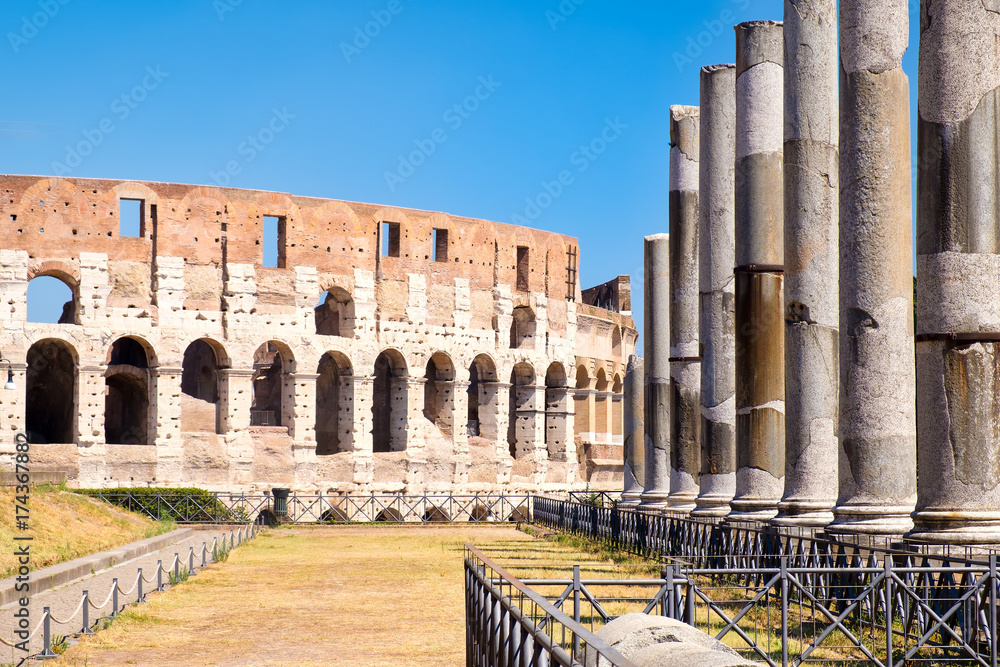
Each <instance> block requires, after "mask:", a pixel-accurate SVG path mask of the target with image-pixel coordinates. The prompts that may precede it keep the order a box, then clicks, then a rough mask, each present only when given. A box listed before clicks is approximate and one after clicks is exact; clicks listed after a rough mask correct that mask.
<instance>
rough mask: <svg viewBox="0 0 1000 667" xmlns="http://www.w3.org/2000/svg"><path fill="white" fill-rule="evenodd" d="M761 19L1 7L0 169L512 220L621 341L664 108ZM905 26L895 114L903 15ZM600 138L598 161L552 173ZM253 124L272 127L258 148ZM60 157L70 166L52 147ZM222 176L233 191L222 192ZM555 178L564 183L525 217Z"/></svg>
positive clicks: (769, 14)
mask: <svg viewBox="0 0 1000 667" xmlns="http://www.w3.org/2000/svg"><path fill="white" fill-rule="evenodd" d="M782 6H783V5H782V2H780V1H778V0H707V1H702V2H695V3H688V2H663V1H662V0H661V1H658V2H653V1H645V0H640V1H633V2H624V3H623V2H611V1H610V0H563V1H562V2H560V0H549V1H545V0H536V1H534V2H526V1H523V0H506V1H505V2H502V3H480V2H467V1H465V2H462V1H459V0H350V1H346V0H338V1H332V0H323V1H318V0H286V1H285V2H276V1H273V0H242V1H241V0H214V1H213V0H197V1H194V0H176V1H174V2H169V3H166V2H164V3H140V2H124V1H120V0H107V1H104V2H100V3H95V2H86V1H85V0H34V1H27V0H7V1H6V2H4V3H2V5H0V26H2V28H3V33H4V37H3V43H2V44H0V64H2V72H3V75H4V90H5V94H4V95H3V96H2V97H0V108H2V111H0V155H2V167H0V172H4V173H14V174H45V175H49V174H54V173H56V172H57V171H60V170H62V169H63V168H65V170H66V172H67V173H66V174H65V175H69V176H79V177H96V178H123V179H136V180H151V181H168V182H181V183H198V184H206V183H213V182H215V183H224V182H226V180H227V179H228V182H229V184H230V185H231V186H233V187H241V188H254V189H266V190H278V191H284V192H290V193H293V194H296V195H309V196H317V197H332V198H338V199H346V200H353V201H363V202H376V203H380V204H387V205H397V206H407V207H414V208H421V209H428V210H435V211H445V212H448V213H452V214H457V215H466V216H472V217H479V218H486V219H491V220H497V221H501V222H512V221H520V219H529V220H530V221H531V224H532V226H535V227H538V228H541V229H546V230H551V231H556V232H561V233H565V234H570V235H573V236H577V237H579V239H580V244H581V254H582V266H581V282H582V284H583V286H585V287H586V286H590V285H593V284H597V283H600V282H604V281H605V280H608V279H610V278H612V277H614V276H615V275H618V274H630V275H631V276H632V281H633V295H634V298H633V312H634V316H635V317H636V320H637V323H638V324H639V325H640V330H641V324H642V321H641V320H642V275H641V274H642V237H643V236H644V235H647V234H652V233H658V232H664V231H666V229H667V199H668V198H667V183H668V140H669V137H668V127H667V118H668V108H669V106H670V105H671V104H697V103H698V71H699V68H700V67H701V66H702V65H707V64H714V63H721V62H732V61H733V59H734V51H735V41H734V36H733V31H732V25H733V24H735V23H737V22H740V21H745V20H751V19H781V15H782ZM910 9H911V11H910V16H911V23H912V25H911V42H910V51H909V53H908V55H907V62H906V67H907V70H908V74H909V75H910V78H911V87H912V89H913V91H914V102H915V91H916V53H917V41H916V40H917V33H918V30H917V28H918V26H917V21H918V18H919V17H918V11H917V9H918V3H917V1H916V0H911V8H910ZM379 22H380V23H379ZM366 29H367V32H368V33H369V35H375V36H374V37H371V36H369V35H365V31H366ZM484 82H485V83H484ZM477 93H478V95H479V99H471V100H470V99H468V98H469V96H475V95H476V94H477ZM455 105H460V107H459V109H460V110H456V109H455ZM462 105H464V107H463V106H462ZM470 109H471V110H470ZM915 111H916V110H915V107H914V109H913V113H915ZM609 121H610V122H611V123H613V124H614V123H617V129H616V130H615V131H614V132H611V133H610V134H611V135H612V136H616V140H615V141H614V142H613V143H610V144H608V145H607V148H606V150H605V151H604V152H603V153H601V154H600V155H593V154H592V157H583V158H581V154H576V155H574V154H575V153H576V151H578V149H579V148H580V147H581V146H583V145H586V144H589V143H590V142H591V141H592V140H593V139H595V138H597V137H599V136H600V135H601V133H602V131H603V130H604V128H605V127H606V124H607V123H608V122H609ZM272 123H273V125H272ZM269 125H270V126H272V127H274V128H281V129H280V131H278V132H273V133H272V134H271V135H270V136H269V135H268V133H267V132H264V133H263V136H262V137H261V135H260V132H261V130H263V129H265V128H268V127H269ZM102 127H103V128H104V129H108V128H109V127H110V128H111V130H110V131H108V132H105V131H104V130H103V129H102ZM435 130H439V131H438V132H437V134H436V135H435ZM251 136H258V137H260V138H258V139H257V147H254V146H253V145H252V144H251V143H245V142H247V140H248V137H251ZM435 138H436V139H437V140H436V141H435ZM261 139H269V140H270V141H269V142H264V141H262V140H261ZM442 139H443V140H442ZM98 140H99V141H98ZM81 142H84V143H88V142H89V143H90V144H93V150H92V151H88V152H89V154H88V155H86V156H74V155H73V154H71V153H70V151H68V150H67V149H68V147H75V146H77V145H79V144H80V143H81ZM418 142H419V144H420V145H422V146H423V153H424V154H423V155H421V154H417V155H416V156H415V159H413V160H411V159H410V156H411V154H412V153H413V152H414V151H419V150H421V148H420V145H418ZM431 147H433V152H431V151H430V148H431ZM86 148H87V147H86V146H85V147H84V150H86ZM427 153H429V155H428V154H427ZM401 156H403V158H405V160H406V162H407V163H408V164H404V165H402V166H401V164H400V160H401ZM56 163H58V164H56ZM230 163H233V164H235V166H236V168H235V169H234V170H233V171H234V172H238V173H235V174H229V173H224V172H225V170H226V168H227V165H229V164H230ZM413 163H419V164H418V165H416V166H414V164H413ZM410 167H412V171H411V169H410ZM584 167H585V169H584ZM566 169H569V170H571V171H572V173H573V181H572V183H570V184H569V185H567V186H565V187H564V188H563V191H562V192H561V193H560V194H559V195H558V196H557V197H555V198H553V199H552V201H551V203H550V204H549V205H548V206H547V207H546V208H544V209H541V208H540V209H538V210H534V209H532V208H530V207H529V206H528V204H527V203H526V199H527V198H536V196H537V195H539V194H540V193H543V192H544V191H545V190H544V186H543V183H546V182H551V181H554V180H556V178H557V176H558V174H559V173H560V172H561V171H563V170H566ZM387 173H388V174H394V176H392V177H387ZM541 201H542V203H548V202H547V200H546V198H545V197H542V199H541ZM529 214H530V215H529ZM515 216H521V218H515ZM60 303H61V302H60Z"/></svg>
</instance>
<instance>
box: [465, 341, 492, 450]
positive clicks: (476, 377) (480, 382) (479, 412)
mask: <svg viewBox="0 0 1000 667" xmlns="http://www.w3.org/2000/svg"><path fill="white" fill-rule="evenodd" d="M468 394H469V417H468V431H469V435H470V436H478V437H481V438H487V439H489V440H493V441H495V440H496V437H497V414H496V413H497V367H496V364H494V363H493V360H492V359H490V358H489V357H488V356H486V355H485V354H480V355H479V356H477V357H476V358H475V359H473V360H472V365H471V366H469V389H468Z"/></svg>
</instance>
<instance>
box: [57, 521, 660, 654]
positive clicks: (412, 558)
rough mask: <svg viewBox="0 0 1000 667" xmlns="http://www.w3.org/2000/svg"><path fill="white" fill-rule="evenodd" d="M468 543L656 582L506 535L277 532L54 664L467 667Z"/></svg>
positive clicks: (396, 529) (525, 563)
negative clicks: (465, 547) (465, 557)
mask: <svg viewBox="0 0 1000 667" xmlns="http://www.w3.org/2000/svg"><path fill="white" fill-rule="evenodd" d="M466 542H472V543H474V544H476V545H477V546H479V547H480V548H482V549H483V550H484V551H486V552H487V553H488V554H489V555H490V556H491V557H494V558H496V559H497V560H498V562H501V563H503V564H504V565H505V566H507V567H509V569H510V570H511V571H512V573H514V574H515V575H517V576H522V577H567V576H569V574H568V573H569V572H570V571H571V569H570V568H571V565H572V564H573V563H582V564H583V566H584V570H585V571H586V572H588V573H589V576H626V574H636V575H638V574H639V573H640V571H642V572H643V573H645V572H646V571H648V566H646V565H638V564H631V563H615V562H613V561H610V560H607V559H605V558H603V557H600V556H594V555H588V554H586V553H582V552H580V551H577V550H575V549H574V548H573V547H572V546H571V545H567V544H560V543H558V542H553V541H545V540H539V539H536V538H533V537H532V536H530V535H526V534H525V533H523V532H519V531H517V530H516V529H515V528H514V527H508V526H467V525H466V526H463V525H456V524H451V525H446V526H330V527H295V528H287V529H275V530H271V531H268V532H267V533H265V534H264V535H262V536H261V537H259V538H258V539H257V540H255V541H254V542H252V543H250V544H249V545H247V546H244V547H241V548H239V549H236V550H235V551H233V552H232V554H231V555H230V557H229V560H228V561H227V562H225V563H222V564H218V565H212V566H209V567H208V568H207V569H206V570H204V571H203V572H200V573H199V574H198V575H197V576H195V577H192V578H191V579H189V580H188V581H187V582H185V583H183V584H182V585H180V586H177V587H175V588H173V589H171V590H169V591H167V592H166V593H161V594H157V595H153V596H151V597H150V598H149V600H150V601H149V602H148V603H147V604H144V605H142V606H138V607H133V608H130V609H129V610H128V611H126V612H125V613H124V614H122V615H121V616H120V617H119V619H117V620H116V621H115V622H114V623H113V624H112V625H111V627H110V628H107V629H105V630H103V631H101V632H99V633H98V634H97V635H96V636H94V637H91V638H89V639H86V640H84V641H83V642H82V643H81V644H79V645H76V646H71V647H70V648H69V650H68V651H67V652H66V653H65V654H64V655H63V656H62V657H61V658H60V659H59V660H56V661H53V662H50V663H49V664H50V665H53V666H56V665H58V666H60V667H65V666H74V667H82V666H88V667H90V666H94V667H97V666H104V665H149V666H152V665H156V666H158V667H159V666H163V667H172V666H174V665H177V666H180V665H185V666H187V665H241V666H242V665H302V666H311V665H399V666H403V665H435V666H441V665H461V664H463V663H464V660H465V619H464V597H463V575H462V567H463V565H462V563H463V545H464V543H466Z"/></svg>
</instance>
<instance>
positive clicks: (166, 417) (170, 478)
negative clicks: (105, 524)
mask: <svg viewBox="0 0 1000 667" xmlns="http://www.w3.org/2000/svg"><path fill="white" fill-rule="evenodd" d="M183 373H184V369H183V368H181V367H180V366H158V367H156V368H153V369H150V379H151V381H150V392H149V407H150V413H151V415H150V417H151V422H152V425H153V426H154V429H153V430H151V433H150V436H151V441H152V442H153V444H154V445H156V481H158V482H180V481H182V480H183V479H184V439H183V438H182V437H181V375H182V374H183ZM154 389H155V392H154Z"/></svg>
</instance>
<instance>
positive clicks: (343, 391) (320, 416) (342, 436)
mask: <svg viewBox="0 0 1000 667" xmlns="http://www.w3.org/2000/svg"><path fill="white" fill-rule="evenodd" d="M316 372H317V373H318V374H319V377H318V378H316V455H317V456H329V455H331V454H337V453H339V452H349V451H351V448H352V447H353V444H354V443H353V441H352V438H351V437H350V433H351V430H350V426H351V424H352V422H353V418H352V416H351V415H348V414H345V412H348V411H349V404H350V400H349V399H350V387H348V386H347V383H348V382H350V377H351V365H350V362H348V360H347V357H345V356H343V355H342V354H339V353H336V352H327V353H326V354H324V355H323V358H322V359H320V360H319V366H318V367H317V369H316ZM345 402H346V403H348V409H346V410H345V405H344V404H345ZM342 418H343V419H342ZM341 423H343V424H344V428H343V429H342V428H341Z"/></svg>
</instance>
